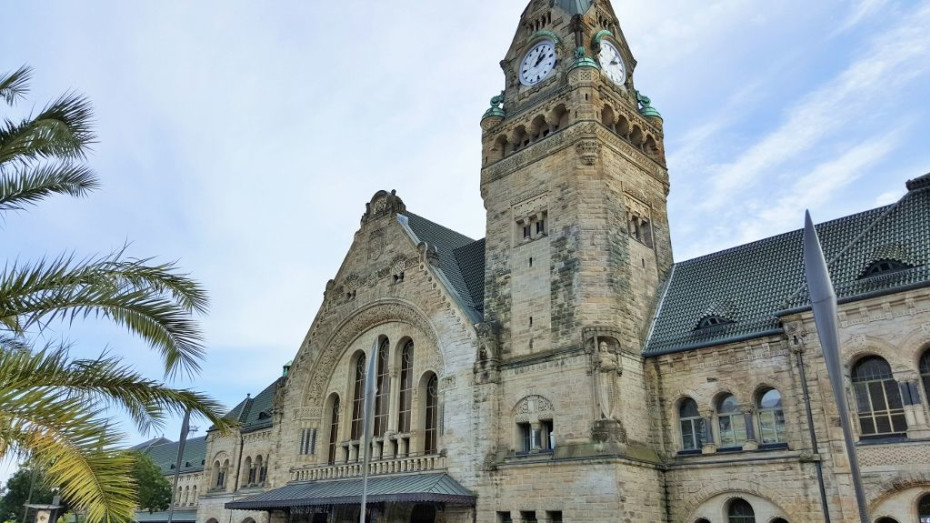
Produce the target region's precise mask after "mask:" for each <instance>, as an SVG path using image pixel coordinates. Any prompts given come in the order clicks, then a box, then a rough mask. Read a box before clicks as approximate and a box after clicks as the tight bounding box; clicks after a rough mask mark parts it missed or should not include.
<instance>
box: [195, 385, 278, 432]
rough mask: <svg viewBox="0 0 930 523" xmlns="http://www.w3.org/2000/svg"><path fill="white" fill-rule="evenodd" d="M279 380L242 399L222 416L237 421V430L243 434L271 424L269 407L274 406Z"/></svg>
mask: <svg viewBox="0 0 930 523" xmlns="http://www.w3.org/2000/svg"><path fill="white" fill-rule="evenodd" d="M280 382H281V380H280V379H277V380H275V381H274V382H273V383H272V384H271V385H268V386H267V387H265V390H263V391H261V392H259V393H258V395H257V396H255V397H254V398H253V397H251V396H250V397H247V398H246V399H244V400H242V401H241V402H240V403H239V404H238V405H236V406H235V407H233V408H232V410H230V411H229V412H228V413H227V414H226V415H225V416H223V417H224V418H226V419H234V420H236V421H238V422H239V423H240V427H239V430H240V431H241V432H242V433H243V434H245V433H248V432H255V431H256V430H261V429H265V428H268V427H270V426H272V425H273V423H272V417H271V409H272V408H273V407H274V396H275V393H276V392H277V390H278V384H279V383H280ZM210 430H213V427H210Z"/></svg>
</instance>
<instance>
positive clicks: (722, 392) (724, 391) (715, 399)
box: [698, 386, 745, 412]
mask: <svg viewBox="0 0 930 523" xmlns="http://www.w3.org/2000/svg"><path fill="white" fill-rule="evenodd" d="M740 392H741V391H739V390H734V389H733V388H732V387H727V386H720V387H717V389H716V390H714V392H713V393H712V394H710V396H708V398H709V399H710V404H708V405H705V408H706V409H710V410H713V411H714V412H716V411H717V407H718V406H719V405H720V402H721V401H723V398H724V397H726V396H733V397H734V398H736V401H738V402H740V403H742V402H743V401H745V400H742V399H741V396H740ZM700 407H701V404H700V403H698V408H700Z"/></svg>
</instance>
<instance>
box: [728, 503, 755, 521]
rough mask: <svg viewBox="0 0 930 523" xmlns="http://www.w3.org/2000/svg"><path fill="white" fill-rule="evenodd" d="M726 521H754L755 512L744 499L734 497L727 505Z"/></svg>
mask: <svg viewBox="0 0 930 523" xmlns="http://www.w3.org/2000/svg"><path fill="white" fill-rule="evenodd" d="M727 522H728V523H756V512H755V511H754V510H752V505H750V504H749V502H748V501H746V500H745V499H739V498H737V499H734V500H733V501H731V502H730V506H729V507H727Z"/></svg>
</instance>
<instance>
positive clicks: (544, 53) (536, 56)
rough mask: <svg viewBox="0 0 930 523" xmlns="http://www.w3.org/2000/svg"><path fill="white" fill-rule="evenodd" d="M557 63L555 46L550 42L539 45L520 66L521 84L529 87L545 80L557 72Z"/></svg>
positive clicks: (545, 41) (527, 55) (531, 50)
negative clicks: (553, 72)
mask: <svg viewBox="0 0 930 523" xmlns="http://www.w3.org/2000/svg"><path fill="white" fill-rule="evenodd" d="M555 62H556V56H555V44H553V43H552V42H551V41H549V40H543V41H542V42H539V43H537V44H536V45H535V46H533V48H532V49H530V52H528V53H526V57H525V58H523V63H521V64H520V83H522V84H523V85H527V86H529V85H536V84H538V83H539V82H541V81H543V80H545V79H546V78H548V77H549V75H550V74H552V71H554V70H555Z"/></svg>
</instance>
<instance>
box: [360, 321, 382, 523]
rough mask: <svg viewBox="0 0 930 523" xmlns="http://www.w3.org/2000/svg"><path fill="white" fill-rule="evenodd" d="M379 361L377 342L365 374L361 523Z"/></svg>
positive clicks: (365, 498) (365, 500)
mask: <svg viewBox="0 0 930 523" xmlns="http://www.w3.org/2000/svg"><path fill="white" fill-rule="evenodd" d="M377 359H378V340H377V339H376V340H375V343H374V346H373V347H372V348H371V355H370V356H369V357H368V371H367V372H366V373H365V402H364V403H363V405H362V447H363V448H364V449H365V451H364V452H365V453H364V457H363V458H362V510H361V512H360V514H359V523H365V509H366V505H367V504H368V464H369V463H370V462H371V443H370V440H371V428H372V422H373V418H374V415H373V414H374V412H372V411H373V410H374V408H375V392H376V391H377V388H378V387H377V384H376V383H375V369H376V368H377Z"/></svg>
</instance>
